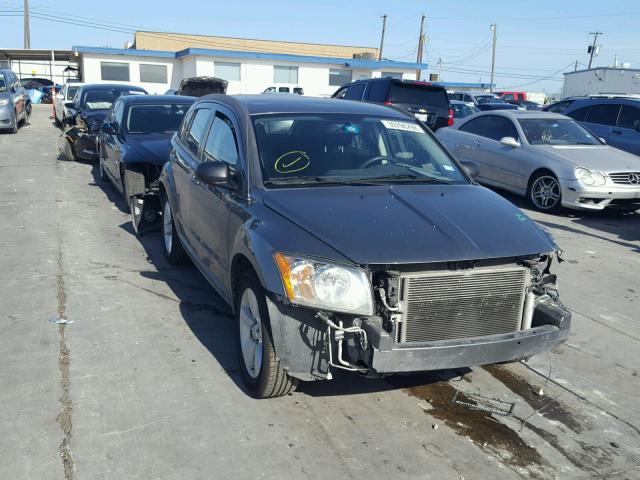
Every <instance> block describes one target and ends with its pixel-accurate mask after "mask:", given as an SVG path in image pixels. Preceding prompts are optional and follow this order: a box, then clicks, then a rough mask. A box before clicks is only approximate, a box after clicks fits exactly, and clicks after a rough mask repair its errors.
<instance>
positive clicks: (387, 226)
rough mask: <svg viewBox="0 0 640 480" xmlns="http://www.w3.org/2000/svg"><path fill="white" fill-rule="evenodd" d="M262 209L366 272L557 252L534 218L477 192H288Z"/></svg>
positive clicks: (431, 188) (271, 194)
mask: <svg viewBox="0 0 640 480" xmlns="http://www.w3.org/2000/svg"><path fill="white" fill-rule="evenodd" d="M264 203H265V205H266V206H267V207H269V208H271V209H272V210H274V211H276V212H277V213H279V214H280V215H282V216H283V217H285V218H287V219H288V220H290V221H292V222H294V223H295V224H297V225H298V226H300V227H301V228H303V229H304V230H306V231H308V232H309V233H311V234H312V235H314V236H315V237H317V238H319V239H320V240H322V241H324V242H325V243H327V244H328V245H330V246H331V247H332V248H334V249H335V250H337V251H338V252H340V253H341V254H343V255H344V256H346V257H347V258H349V259H351V260H352V261H353V262H355V263H358V264H362V265H365V264H403V263H427V262H445V261H456V260H481V259H491V258H507V257H517V256H525V255H534V254H540V253H547V252H551V251H554V250H555V249H556V246H555V245H554V244H553V242H552V241H551V239H550V238H549V236H548V235H547V234H546V233H544V232H543V231H542V230H541V229H540V228H539V227H538V226H537V225H536V224H535V223H534V222H532V221H531V220H530V219H529V217H527V216H526V215H525V214H524V213H522V212H521V211H520V210H519V209H518V208H516V207H515V206H514V205H512V204H511V203H509V202H508V201H506V200H504V199H503V198H502V197H500V196H499V195H497V194H496V193H494V192H492V191H490V190H488V189H486V188H484V187H480V186H473V185H393V186H379V187H378V186H362V187H361V186H348V187H318V188H313V187H311V188H291V189H283V190H269V191H267V192H265V194H264ZM291 253H297V252H291Z"/></svg>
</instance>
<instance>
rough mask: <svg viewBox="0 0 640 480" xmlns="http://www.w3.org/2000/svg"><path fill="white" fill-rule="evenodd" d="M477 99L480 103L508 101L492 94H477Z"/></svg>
mask: <svg viewBox="0 0 640 480" xmlns="http://www.w3.org/2000/svg"><path fill="white" fill-rule="evenodd" d="M476 101H477V102H478V103H507V102H505V101H504V100H502V99H501V98H497V97H494V96H492V95H482V96H476Z"/></svg>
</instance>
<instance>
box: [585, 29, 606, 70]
mask: <svg viewBox="0 0 640 480" xmlns="http://www.w3.org/2000/svg"><path fill="white" fill-rule="evenodd" d="M589 35H593V45H591V49H590V50H589V53H590V54H591V55H590V56H589V67H588V68H591V63H592V62H593V57H594V55H595V53H596V42H597V41H598V35H603V33H602V32H590V33H589Z"/></svg>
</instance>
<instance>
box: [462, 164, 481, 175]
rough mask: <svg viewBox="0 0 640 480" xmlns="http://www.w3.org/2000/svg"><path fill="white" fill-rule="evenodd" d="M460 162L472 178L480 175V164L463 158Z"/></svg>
mask: <svg viewBox="0 0 640 480" xmlns="http://www.w3.org/2000/svg"><path fill="white" fill-rule="evenodd" d="M460 164H461V165H462V168H464V171H465V172H467V175H469V176H470V177H471V178H473V179H475V178H476V177H477V176H478V175H480V168H478V164H476V163H475V162H470V161H468V160H461V161H460Z"/></svg>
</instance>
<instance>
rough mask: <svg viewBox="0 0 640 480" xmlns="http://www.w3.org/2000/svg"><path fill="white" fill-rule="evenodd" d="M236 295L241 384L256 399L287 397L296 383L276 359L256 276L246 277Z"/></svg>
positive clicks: (265, 305) (264, 301) (264, 303)
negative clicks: (242, 382)
mask: <svg viewBox="0 0 640 480" xmlns="http://www.w3.org/2000/svg"><path fill="white" fill-rule="evenodd" d="M237 292H238V294H237V295H236V305H235V307H236V308H235V310H236V339H237V346H238V358H239V362H240V371H241V373H242V379H243V381H244V384H245V385H246V387H247V390H249V393H250V394H251V396H253V397H255V398H274V397H281V396H283V395H288V394H289V393H291V392H293V391H294V390H295V389H296V387H297V385H298V380H297V379H295V378H293V377H290V376H289V375H288V374H287V372H286V371H285V370H284V369H283V368H282V365H281V364H280V361H279V360H278V358H277V357H276V351H275V348H274V347H273V341H272V338H271V332H270V329H269V325H270V322H269V311H268V309H267V303H266V298H265V292H264V289H263V288H262V286H261V285H260V283H259V281H258V279H257V278H256V276H255V275H252V274H247V275H245V276H244V277H243V278H242V279H241V280H240V282H239V285H238V291H237Z"/></svg>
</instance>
